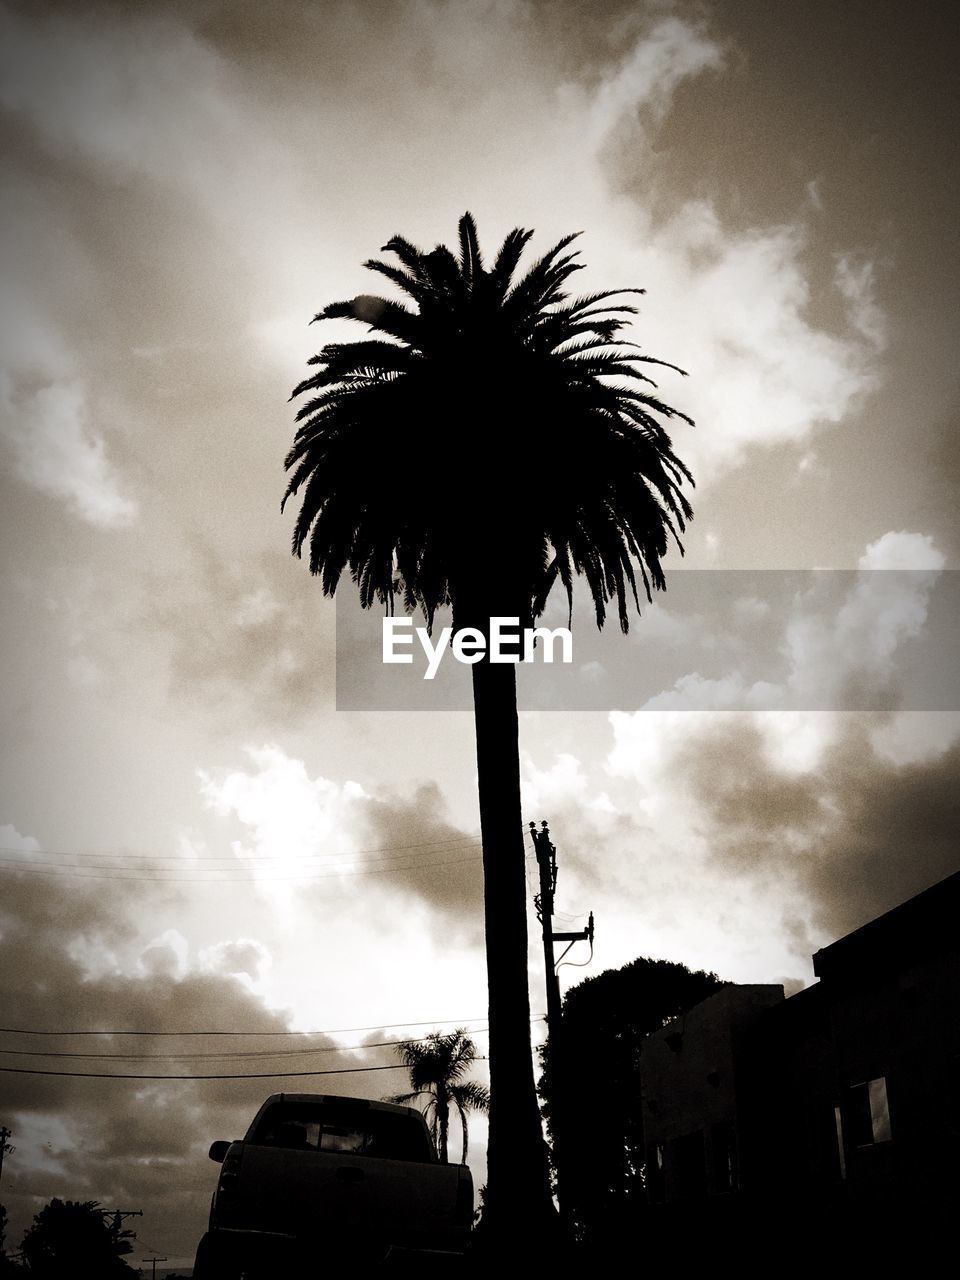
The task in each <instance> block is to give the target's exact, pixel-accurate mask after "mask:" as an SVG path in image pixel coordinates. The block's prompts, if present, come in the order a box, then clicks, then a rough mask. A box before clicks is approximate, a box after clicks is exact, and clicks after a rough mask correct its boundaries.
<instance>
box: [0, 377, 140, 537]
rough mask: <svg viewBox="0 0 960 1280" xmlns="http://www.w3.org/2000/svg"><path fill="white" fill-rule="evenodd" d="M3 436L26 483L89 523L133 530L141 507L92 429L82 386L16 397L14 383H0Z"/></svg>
mask: <svg viewBox="0 0 960 1280" xmlns="http://www.w3.org/2000/svg"><path fill="white" fill-rule="evenodd" d="M0 415H2V416H0V436H2V438H3V440H4V442H5V443H6V445H7V446H8V448H9V449H10V450H11V452H12V454H13V457H14V461H15V463H16V468H17V473H18V475H19V476H20V478H21V479H22V480H25V481H26V482H27V483H28V484H31V485H33V487H34V488H35V489H39V490H40V491H41V492H42V493H47V494H50V495H51V496H53V497H56V498H65V499H66V501H67V503H68V505H69V507H70V509H71V510H72V511H73V512H74V513H75V514H76V515H78V516H80V517H81V519H83V520H86V521H87V522H88V523H89V524H92V525H98V526H101V527H104V528H110V527H117V526H121V527H122V526H125V525H130V524H132V523H133V521H134V520H135V519H136V516H137V504H136V502H135V501H134V500H133V499H131V498H129V497H127V496H125V495H124V494H123V493H122V492H121V490H120V487H119V481H118V477H117V475H116V473H115V471H114V469H113V467H112V466H111V464H110V462H109V460H108V458H107V453H106V445H105V443H104V440H103V437H102V436H99V435H97V434H96V432H95V431H93V430H92V428H91V426H90V421H89V405H88V397H87V393H86V390H85V388H84V386H83V383H82V381H80V380H79V379H74V380H72V381H69V382H61V383H55V384H53V385H49V386H43V387H40V388H39V390H37V391H34V392H33V393H32V394H26V395H17V394H16V392H15V391H14V387H13V382H12V379H11V378H10V377H9V376H5V377H3V379H2V381H0Z"/></svg>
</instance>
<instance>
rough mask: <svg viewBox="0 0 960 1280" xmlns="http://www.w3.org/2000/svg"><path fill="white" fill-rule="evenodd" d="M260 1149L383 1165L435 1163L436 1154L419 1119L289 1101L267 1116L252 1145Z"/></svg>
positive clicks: (370, 1110) (278, 1104)
mask: <svg viewBox="0 0 960 1280" xmlns="http://www.w3.org/2000/svg"><path fill="white" fill-rule="evenodd" d="M251 1141H252V1142H254V1143H255V1144H256V1145H257V1146H266V1147H284V1148H286V1149H287V1150H294V1151H336V1152H339V1153H341V1154H342V1155H358V1156H359V1155H368V1156H376V1157H379V1158H380V1159H385V1160H424V1161H426V1160H431V1159H432V1158H433V1152H432V1149H431V1147H430V1142H429V1139H428V1137H427V1134H426V1131H425V1129H424V1128H423V1125H422V1124H421V1123H420V1121H419V1120H417V1119H416V1117H413V1116H405V1115H402V1114H397V1113H396V1112H390V1111H378V1110H376V1109H373V1108H371V1109H367V1108H362V1109H359V1108H358V1109H352V1108H351V1109H350V1112H347V1111H346V1110H345V1109H344V1108H343V1107H337V1106H336V1105H335V1104H333V1105H331V1104H329V1103H315V1102H302V1101H294V1100H285V1101H283V1102H279V1103H277V1104H275V1105H274V1106H272V1107H271V1108H270V1109H269V1111H267V1113H266V1114H265V1115H264V1116H263V1118H262V1119H261V1121H260V1124H259V1126H258V1128H257V1132H256V1133H255V1134H254V1136H253V1137H252V1139H251Z"/></svg>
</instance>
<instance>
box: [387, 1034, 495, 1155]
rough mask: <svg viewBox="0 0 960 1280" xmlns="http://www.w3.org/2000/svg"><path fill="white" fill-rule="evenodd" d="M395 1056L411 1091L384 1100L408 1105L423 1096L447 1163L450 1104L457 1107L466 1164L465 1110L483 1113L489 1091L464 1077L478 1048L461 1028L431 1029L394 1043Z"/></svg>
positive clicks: (435, 1140)
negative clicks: (421, 1037) (418, 1036)
mask: <svg viewBox="0 0 960 1280" xmlns="http://www.w3.org/2000/svg"><path fill="white" fill-rule="evenodd" d="M397 1055H398V1056H399V1058H400V1060H401V1062H402V1063H403V1065H404V1066H405V1067H406V1068H407V1070H408V1071H409V1072H410V1089H411V1092H410V1093H396V1094H393V1095H392V1096H391V1097H390V1098H388V1099H387V1101H388V1102H396V1103H399V1104H400V1105H401V1106H409V1105H410V1104H411V1103H412V1102H417V1101H418V1100H420V1099H422V1098H426V1099H427V1102H426V1106H425V1107H424V1115H425V1116H426V1120H427V1123H428V1124H429V1126H430V1131H431V1133H432V1134H433V1143H434V1146H435V1147H436V1148H437V1154H438V1155H439V1157H440V1159H441V1161H442V1162H443V1163H444V1164H447V1163H448V1160H447V1154H448V1137H449V1132H450V1106H451V1104H452V1105H453V1106H454V1107H456V1109H457V1114H458V1115H459V1117H460V1128H461V1131H462V1133H463V1146H462V1150H461V1154H460V1163H461V1164H466V1163H467V1143H468V1141H469V1136H468V1133H467V1112H468V1111H481V1112H485V1111H486V1110H487V1109H488V1107H489V1106H490V1094H489V1092H488V1091H487V1090H486V1089H485V1088H484V1086H483V1085H482V1084H477V1082H476V1081H475V1080H464V1079H463V1077H464V1076H465V1075H466V1073H467V1072H468V1071H469V1070H470V1068H471V1066H472V1065H473V1063H474V1062H475V1061H476V1058H477V1047H476V1045H475V1044H474V1043H473V1041H472V1040H471V1039H470V1037H469V1036H468V1035H467V1032H466V1029H465V1028H464V1027H458V1028H457V1030H456V1031H450V1032H448V1033H447V1034H446V1035H442V1034H441V1033H440V1032H439V1031H432V1032H431V1033H430V1034H429V1035H428V1036H427V1037H426V1038H425V1039H424V1040H410V1041H407V1042H406V1043H405V1044H401V1045H398V1046H397Z"/></svg>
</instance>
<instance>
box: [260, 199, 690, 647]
mask: <svg viewBox="0 0 960 1280" xmlns="http://www.w3.org/2000/svg"><path fill="white" fill-rule="evenodd" d="M459 233H460V245H459V255H458V256H457V255H455V254H454V253H452V252H451V251H450V250H449V249H448V248H447V247H446V246H445V245H438V246H437V248H435V249H434V250H432V251H431V252H429V253H425V252H424V251H423V250H421V249H418V248H417V247H416V246H415V245H413V244H411V243H410V242H409V241H407V240H405V239H403V237H401V236H394V237H393V238H392V239H391V240H389V241H388V242H387V244H386V245H384V250H385V251H388V252H390V253H392V254H393V255H394V256H395V257H396V259H398V261H399V264H400V265H399V266H397V265H394V264H392V263H388V262H383V261H381V260H379V259H371V260H370V261H368V262H367V263H366V264H365V265H366V266H367V267H368V268H369V269H370V270H371V271H373V272H376V273H377V274H378V275H380V276H381V277H383V278H385V279H387V280H388V281H390V282H391V283H392V284H393V285H394V286H395V287H396V288H397V289H398V290H399V291H400V293H401V294H403V295H404V300H403V301H396V300H394V299H389V298H381V297H371V296H368V295H363V296H360V297H356V298H353V299H352V300H350V301H346V302H334V303H331V304H329V305H328V306H326V307H325V308H324V309H323V310H322V311H321V312H319V314H318V315H317V316H315V317H314V319H315V320H355V321H358V322H360V323H362V324H365V325H366V326H368V328H369V330H370V331H371V333H372V334H374V335H376V336H372V337H369V338H367V339H365V340H359V341H354V342H329V343H327V344H326V346H324V347H323V348H322V349H321V351H320V352H319V353H318V354H317V355H315V356H314V357H313V358H312V359H311V361H310V363H311V364H313V365H316V366H317V371H316V372H315V373H314V374H312V375H311V376H310V377H308V378H306V379H304V380H303V381H302V382H301V383H300V384H299V385H298V386H297V387H296V389H295V391H294V393H293V395H294V397H296V396H303V395H306V396H308V398H307V399H306V401H305V402H304V403H303V404H302V405H301V407H300V409H299V411H298V413H297V419H298V421H299V422H300V424H301V425H300V427H299V430H298V431H297V435H296V440H295V443H294V446H293V448H292V449H291V450H290V453H289V455H288V457H287V460H286V465H287V468H288V470H289V471H290V472H291V475H290V481H289V485H288V488H287V492H286V494H285V496H284V502H286V501H287V499H288V498H290V497H291V496H294V495H296V494H298V493H300V492H301V490H302V501H301V505H300V511H299V514H298V516H297V520H296V525H295V528H294V533H293V550H294V552H295V554H296V555H298V556H299V555H300V554H301V553H302V551H303V549H304V547H306V548H307V549H308V552H309V562H310V570H311V572H312V573H314V574H317V575H319V577H320V579H321V582H322V584H323V590H324V592H325V593H326V594H328V595H332V594H333V593H334V591H335V590H336V588H337V585H338V584H339V582H340V579H341V576H342V575H343V573H344V571H345V570H349V572H350V576H351V577H352V579H353V581H354V583H356V584H357V586H358V587H359V591H360V599H361V603H362V604H363V605H364V606H365V607H369V606H370V605H372V604H373V603H374V602H375V601H380V602H382V603H384V604H386V605H388V606H389V607H391V608H392V606H393V601H394V595H395V593H396V591H397V590H401V591H402V592H403V595H404V602H405V605H406V607H407V608H408V609H409V610H410V611H412V610H413V609H414V608H416V607H417V606H420V607H422V609H423V611H424V613H425V615H426V616H427V618H428V619H430V620H432V618H433V615H434V613H435V612H436V610H437V609H438V608H440V607H441V606H443V605H446V604H451V603H452V604H453V605H454V611H455V613H456V609H457V604H458V596H459V597H460V603H461V605H462V603H463V600H462V597H463V595H464V593H465V592H469V591H470V590H471V588H475V587H477V586H479V585H482V586H483V591H484V595H485V597H487V598H489V596H490V588H491V584H493V585H494V586H497V585H499V586H501V587H503V588H504V596H505V598H509V597H510V596H511V595H513V594H519V595H520V596H521V597H522V599H521V602H520V607H521V611H522V612H523V613H524V614H526V615H528V616H533V617H535V616H537V615H538V614H539V613H540V612H541V611H542V609H543V607H544V604H545V601H546V598H547V595H548V593H549V591H550V589H551V587H552V586H553V585H554V583H556V582H557V581H559V582H560V583H561V584H562V585H563V587H564V589H565V590H566V591H567V594H568V596H569V595H570V594H571V592H572V582H573V577H574V576H575V575H577V574H583V575H584V576H585V577H586V580H587V583H588V586H589V589H590V592H591V594H592V597H593V600H594V604H595V608H596V615H597V621H598V623H599V624H601V625H602V623H603V620H604V618H605V616H606V607H607V604H608V603H609V602H610V601H611V600H616V603H617V609H618V614H619V617H620V622H621V625H622V627H623V629H624V630H626V629H627V625H628V622H627V618H628V614H627V601H628V599H629V598H630V597H631V596H632V597H633V598H634V599H637V582H636V576H635V568H638V569H639V572H640V577H641V580H642V583H643V587H644V590H645V591H646V593H647V595H648V596H649V593H650V589H651V587H655V588H662V587H663V585H664V579H663V572H662V568H661V559H662V557H663V556H664V555H665V553H666V550H667V544H668V540H669V538H670V537H671V536H672V537H674V538H675V539H677V542H678V545H679V533H680V532H681V531H682V530H683V528H684V526H685V522H686V520H687V519H688V518H689V517H690V515H691V509H690V506H689V504H688V502H687V500H686V498H685V497H684V495H683V494H682V492H681V484H682V482H683V481H684V480H688V481H689V480H690V474H689V472H688V471H687V469H686V467H685V466H684V465H683V463H682V462H681V461H680V460H679V459H678V458H677V456H676V455H675V453H674V452H673V448H672V445H671V442H670V438H669V436H668V435H667V432H666V430H665V429H664V427H663V425H662V423H661V422H660V420H659V419H661V418H665V419H668V420H669V419H671V418H679V419H682V420H683V421H685V422H689V421H690V419H689V418H687V417H686V415H684V414H683V413H680V412H679V411H678V410H676V409H673V408H671V407H670V406H669V405H667V404H665V403H664V402H663V400H662V399H661V398H660V397H659V395H658V394H657V392H656V385H655V384H654V383H653V382H652V381H651V380H650V377H649V370H650V366H652V365H663V364H665V362H664V361H661V360H657V359H655V358H654V357H652V356H650V355H647V354H645V353H644V352H642V351H641V349H640V347H638V346H637V345H636V344H635V343H633V342H629V341H626V340H625V339H624V338H622V337H620V336H618V335H619V334H620V332H621V330H622V329H623V328H624V327H625V325H626V324H627V322H628V317H630V316H632V315H635V314H636V312H637V308H636V306H635V305H633V304H632V303H630V302H627V301H625V300H624V299H625V297H626V296H627V295H631V294H642V293H643V290H642V289H619V290H605V291H600V292H593V293H588V294H583V295H581V296H579V297H575V298H570V297H569V295H568V293H567V291H566V288H565V286H566V284H567V282H568V281H569V280H570V278H571V277H572V276H573V275H574V273H575V272H577V271H579V270H581V269H582V266H583V264H582V263H579V262H577V261H576V259H577V257H578V253H577V251H575V250H571V249H570V245H571V243H572V242H573V240H575V239H576V235H570V236H566V237H565V238H564V239H563V240H561V241H560V242H559V243H558V244H556V245H554V247H553V248H552V249H550V250H549V251H548V252H547V253H546V254H545V255H544V256H543V257H542V258H540V259H538V260H537V261H536V262H535V263H534V264H533V265H532V266H531V267H530V268H529V270H527V271H526V272H525V273H523V274H519V273H518V267H519V263H520V257H521V254H522V252H523V250H524V247H525V246H526V244H527V242H528V241H529V240H530V238H531V236H532V234H533V233H532V232H530V231H525V230H523V229H521V228H519V227H518V228H516V229H515V230H514V231H511V232H510V234H509V235H508V236H507V237H506V239H505V240H504V242H503V244H502V246H501V248H500V251H499V253H498V254H497V256H496V259H495V261H494V264H493V266H492V267H491V268H490V269H487V268H486V267H485V266H484V263H483V257H482V255H481V252H480V246H479V242H478V238H477V229H476V225H475V223H474V220H473V218H472V217H471V215H470V214H469V213H468V214H465V215H464V217H463V218H462V219H461V220H460V228H459ZM578 234H579V233H578ZM669 367H670V368H675V366H672V365H671V366H669ZM681 372H682V371H681ZM511 588H512V589H511Z"/></svg>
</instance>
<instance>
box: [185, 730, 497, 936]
mask: <svg viewBox="0 0 960 1280" xmlns="http://www.w3.org/2000/svg"><path fill="white" fill-rule="evenodd" d="M247 755H248V757H249V760H250V762H251V765H252V768H250V769H248V770H239V769H235V770H231V771H220V772H219V773H218V775H217V776H216V777H215V776H213V775H212V774H211V773H209V772H205V771H201V773H200V790H201V794H202V795H203V796H204V798H205V800H206V801H207V803H208V804H209V805H210V806H211V807H212V808H213V809H214V810H215V811H216V812H217V813H218V814H220V815H221V816H222V817H224V818H231V817H232V818H234V819H236V821H237V822H238V823H239V826H240V832H241V834H240V837H239V838H238V839H235V840H234V841H233V842H232V848H233V851H234V854H235V856H236V858H237V860H238V861H237V868H238V869H239V870H241V871H243V870H246V871H248V872H249V874H250V876H251V879H253V880H254V881H255V882H256V883H257V884H258V885H259V887H260V890H261V892H262V893H264V894H266V895H268V896H269V897H270V898H271V900H273V901H274V902H276V903H280V904H287V905H289V904H290V903H291V902H292V901H293V900H295V899H300V900H302V899H303V896H304V894H306V895H308V896H316V898H317V899H319V900H321V901H323V902H326V901H328V900H329V899H330V897H331V894H333V893H336V894H337V895H341V896H342V897H343V898H344V899H346V901H347V902H350V901H351V900H352V901H353V902H355V903H363V904H365V909H366V910H367V911H368V912H369V911H371V910H373V909H374V907H373V905H372V904H376V908H375V909H376V910H378V911H381V912H383V913H384V915H385V918H387V917H389V915H390V914H392V913H396V914H397V915H398V916H404V915H407V914H409V913H411V912H413V913H414V915H415V916H416V917H418V918H419V917H422V920H423V925H424V927H425V928H427V929H429V930H431V931H433V932H435V933H436V934H437V935H438V936H442V937H443V938H445V939H446V941H447V942H448V943H450V942H453V941H456V942H458V943H460V944H462V945H466V946H476V945H479V944H480V942H481V941H482V938H483V877H482V871H481V865H480V850H479V842H478V840H477V837H476V836H475V835H474V834H472V833H470V832H466V831H464V830H462V829H461V828H459V827H457V826H455V825H454V824H453V823H452V822H450V821H449V819H448V818H447V816H446V805H445V802H444V798H443V796H442V793H441V792H440V789H439V788H438V787H437V786H436V785H435V784H433V783H430V784H425V785H422V786H419V787H417V788H416V790H415V791H414V793H413V795H412V796H410V797H405V796H401V795H398V794H393V793H384V794H379V795H370V794H368V793H367V792H366V791H365V790H364V789H363V788H362V787H361V786H359V785H358V784H357V783H355V782H350V781H345V782H337V781H334V780H332V779H330V778H325V777H311V776H310V775H309V774H308V772H307V769H306V766H305V764H304V762H303V761H302V760H297V759H294V758H291V757H290V756H288V755H287V754H286V753H285V752H284V751H282V750H281V749H280V748H278V747H274V746H265V747H256V748H249V749H248V751H247ZM341 909H342V910H344V909H346V908H345V907H343V908H341Z"/></svg>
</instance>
